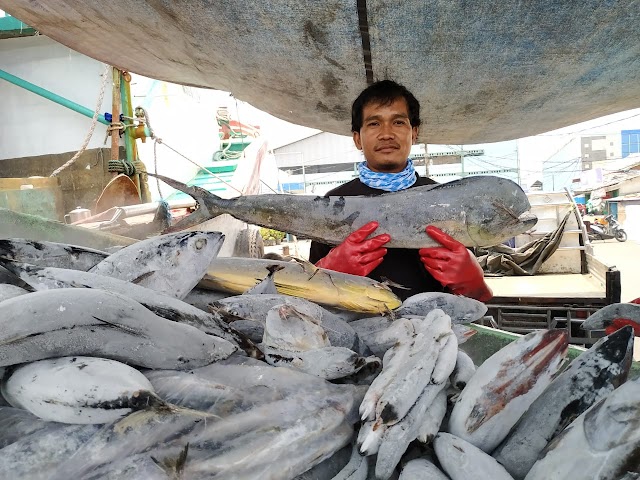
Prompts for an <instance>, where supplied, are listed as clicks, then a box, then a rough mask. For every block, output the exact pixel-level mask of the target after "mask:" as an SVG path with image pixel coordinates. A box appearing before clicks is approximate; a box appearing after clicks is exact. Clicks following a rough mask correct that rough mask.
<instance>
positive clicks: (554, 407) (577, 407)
mask: <svg viewBox="0 0 640 480" xmlns="http://www.w3.org/2000/svg"><path fill="white" fill-rule="evenodd" d="M633 338H634V337H633V329H632V328H631V327H628V326H627V327H624V328H623V329H621V330H618V331H617V332H615V333H613V334H611V335H609V336H608V337H604V338H601V339H600V340H598V342H596V343H595V344H594V345H593V346H592V347H591V348H590V349H589V350H587V351H586V352H584V353H582V354H581V355H580V356H579V357H578V358H576V359H575V360H574V361H573V362H572V363H571V365H570V366H569V368H568V369H566V370H565V371H564V372H562V373H561V374H560V375H559V376H558V377H557V378H556V379H555V380H554V381H553V382H552V383H551V384H550V385H549V386H548V387H547V388H546V390H545V391H544V392H542V394H541V395H540V396H539V397H538V398H537V399H536V400H535V401H534V402H533V403H532V404H531V406H530V407H529V409H528V410H527V411H526V412H525V414H524V415H523V416H522V418H521V419H520V421H519V422H518V424H517V425H516V426H515V427H514V429H513V430H511V432H510V433H509V436H508V437H507V438H506V439H505V440H504V441H503V442H502V444H501V445H500V446H499V447H498V448H497V449H496V450H495V451H494V452H493V453H492V455H493V457H494V458H495V459H496V460H498V462H500V463H501V464H502V465H503V466H504V467H505V468H506V469H507V471H508V472H509V473H510V474H511V475H512V476H513V478H515V479H516V480H518V479H523V478H524V477H525V476H526V475H527V473H528V472H529V470H530V469H531V467H532V466H533V464H534V463H535V462H536V460H537V459H538V455H539V454H540V452H541V451H542V450H543V449H544V448H545V447H546V446H547V444H548V443H549V442H550V441H551V440H552V439H553V437H555V436H556V435H558V434H559V433H560V432H561V431H562V430H564V428H565V427H566V426H567V425H569V423H571V422H572V421H573V420H574V419H575V418H576V417H577V416H578V415H580V414H582V413H583V412H584V411H585V410H587V409H588V408H589V407H591V405H593V404H594V403H597V402H599V401H600V400H601V399H603V398H604V397H606V396H607V395H609V393H611V392H612V391H613V390H614V389H615V388H618V387H619V386H620V385H622V384H623V383H624V382H625V381H626V380H627V376H628V374H629V369H630V368H631V360H632V355H633Z"/></svg>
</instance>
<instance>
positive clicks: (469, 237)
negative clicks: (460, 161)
mask: <svg viewBox="0 0 640 480" xmlns="http://www.w3.org/2000/svg"><path fill="white" fill-rule="evenodd" d="M149 175H152V176H154V177H157V178H159V179H160V180H162V181H163V182H165V183H166V184H168V185H170V186H171V187H173V188H176V189H178V190H180V191H182V192H184V193H186V194H188V195H190V196H192V197H193V198H194V199H195V201H196V202H197V204H198V208H197V210H196V211H195V212H193V213H192V214H191V215H189V216H188V217H186V218H183V219H182V220H180V221H179V222H178V223H176V224H175V225H174V226H173V227H171V228H169V229H168V230H167V232H172V231H178V230H183V229H185V228H189V227H193V226H195V225H198V224H200V223H202V222H204V221H206V220H209V219H211V218H214V217H217V216H218V215H221V214H223V213H228V214H229V215H231V216H233V217H235V218H237V219H239V220H242V221H245V222H247V223H250V224H254V225H260V226H263V227H268V228H275V229H277V230H280V231H282V232H288V233H291V234H294V235H300V236H305V237H308V238H312V239H314V240H318V241H320V242H323V243H327V244H333V245H337V244H339V243H341V242H342V241H343V240H344V239H345V238H346V237H347V236H348V235H349V234H350V233H352V232H354V231H355V230H357V229H358V228H360V227H362V226H363V225H365V224H366V223H368V222H370V221H372V220H376V221H377V222H378V223H379V227H378V229H377V230H376V231H375V234H376V235H379V234H382V233H388V234H390V235H391V241H390V242H389V243H388V244H386V245H385V246H386V247H389V248H411V249H418V248H426V247H434V246H440V245H439V244H438V243H437V242H436V241H435V240H432V239H431V238H430V237H429V236H428V235H427V234H426V233H425V228H426V226H427V225H434V226H436V227H438V228H440V229H441V230H443V231H444V232H445V233H447V234H448V235H450V236H452V237H453V238H455V239H456V240H458V241H459V242H461V243H463V244H464V245H465V246H467V247H483V246H492V245H497V244H499V243H502V242H504V241H505V240H508V239H510V238H512V237H514V236H516V235H519V234H521V233H524V232H526V231H527V230H529V229H531V228H532V227H533V226H534V225H535V224H536V222H537V221H538V219H537V217H536V216H535V215H533V214H532V213H530V212H529V209H530V208H531V205H530V204H529V200H528V198H527V195H526V194H525V193H524V191H523V190H522V188H520V186H519V185H518V184H517V183H515V182H513V181H511V180H508V179H505V178H500V177H494V176H473V177H465V178H462V179H460V180H454V181H452V182H448V183H443V184H438V185H435V186H434V185H424V186H421V187H415V188H411V189H408V190H403V191H400V192H393V193H386V194H383V195H378V196H373V197H372V196H356V197H318V196H311V195H285V194H282V195H274V194H271V195H246V196H242V197H237V198H232V199H224V198H220V197H218V196H217V195H214V194H212V193H211V192H208V191H207V190H204V189H203V188H200V187H193V186H189V185H186V184H184V183H182V182H178V181H176V180H173V179H171V178H168V177H165V176H162V175H154V174H151V173H150V174H149Z"/></svg>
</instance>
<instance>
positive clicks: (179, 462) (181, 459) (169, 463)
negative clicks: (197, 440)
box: [150, 443, 189, 480]
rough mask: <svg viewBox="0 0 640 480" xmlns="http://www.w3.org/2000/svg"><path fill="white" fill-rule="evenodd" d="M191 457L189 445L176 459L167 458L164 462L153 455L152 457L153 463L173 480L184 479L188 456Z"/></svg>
mask: <svg viewBox="0 0 640 480" xmlns="http://www.w3.org/2000/svg"><path fill="white" fill-rule="evenodd" d="M188 455H189V444H188V443H187V444H186V445H185V446H184V448H183V449H182V450H181V451H180V453H179V454H178V456H176V457H175V458H172V457H166V458H164V459H162V460H158V459H157V458H155V457H154V456H153V455H150V458H151V460H153V463H155V464H156V465H158V466H159V467H160V468H161V469H162V470H163V471H164V472H165V473H166V474H167V476H168V477H169V478H170V479H171V480H181V479H182V478H183V476H182V475H183V473H184V467H185V465H186V463H187V456H188Z"/></svg>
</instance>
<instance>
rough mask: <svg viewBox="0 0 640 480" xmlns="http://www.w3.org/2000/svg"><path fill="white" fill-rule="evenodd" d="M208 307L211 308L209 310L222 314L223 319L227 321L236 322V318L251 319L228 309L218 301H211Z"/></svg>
mask: <svg viewBox="0 0 640 480" xmlns="http://www.w3.org/2000/svg"><path fill="white" fill-rule="evenodd" d="M207 309H208V310H209V312H211V313H213V314H217V315H220V318H222V320H224V321H225V322H226V323H232V322H235V321H236V320H249V319H248V318H243V317H240V316H238V315H234V314H233V313H230V312H228V311H226V310H225V309H224V308H223V306H222V304H221V303H218V302H212V303H209V304H208V305H207Z"/></svg>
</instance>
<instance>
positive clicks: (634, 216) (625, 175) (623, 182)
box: [573, 153, 640, 241]
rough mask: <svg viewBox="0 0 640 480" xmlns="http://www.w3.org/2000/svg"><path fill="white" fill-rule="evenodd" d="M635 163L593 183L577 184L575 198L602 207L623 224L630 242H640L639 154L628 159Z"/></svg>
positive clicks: (605, 175)
mask: <svg viewBox="0 0 640 480" xmlns="http://www.w3.org/2000/svg"><path fill="white" fill-rule="evenodd" d="M627 158H628V159H629V160H631V161H633V163H631V165H630V166H629V167H627V168H625V169H621V170H617V171H613V172H607V173H604V174H603V175H602V177H601V178H600V179H599V180H597V179H596V181H592V182H591V183H576V184H575V185H574V187H573V192H574V194H575V195H584V197H585V202H589V201H590V202H591V204H593V205H596V206H600V207H601V209H602V211H604V213H611V214H613V215H614V216H615V217H616V218H617V220H618V221H619V222H620V223H621V224H622V226H623V228H624V229H625V231H626V232H627V235H628V237H629V239H630V240H634V241H640V153H634V154H630V155H629V156H628V157H627Z"/></svg>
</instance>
